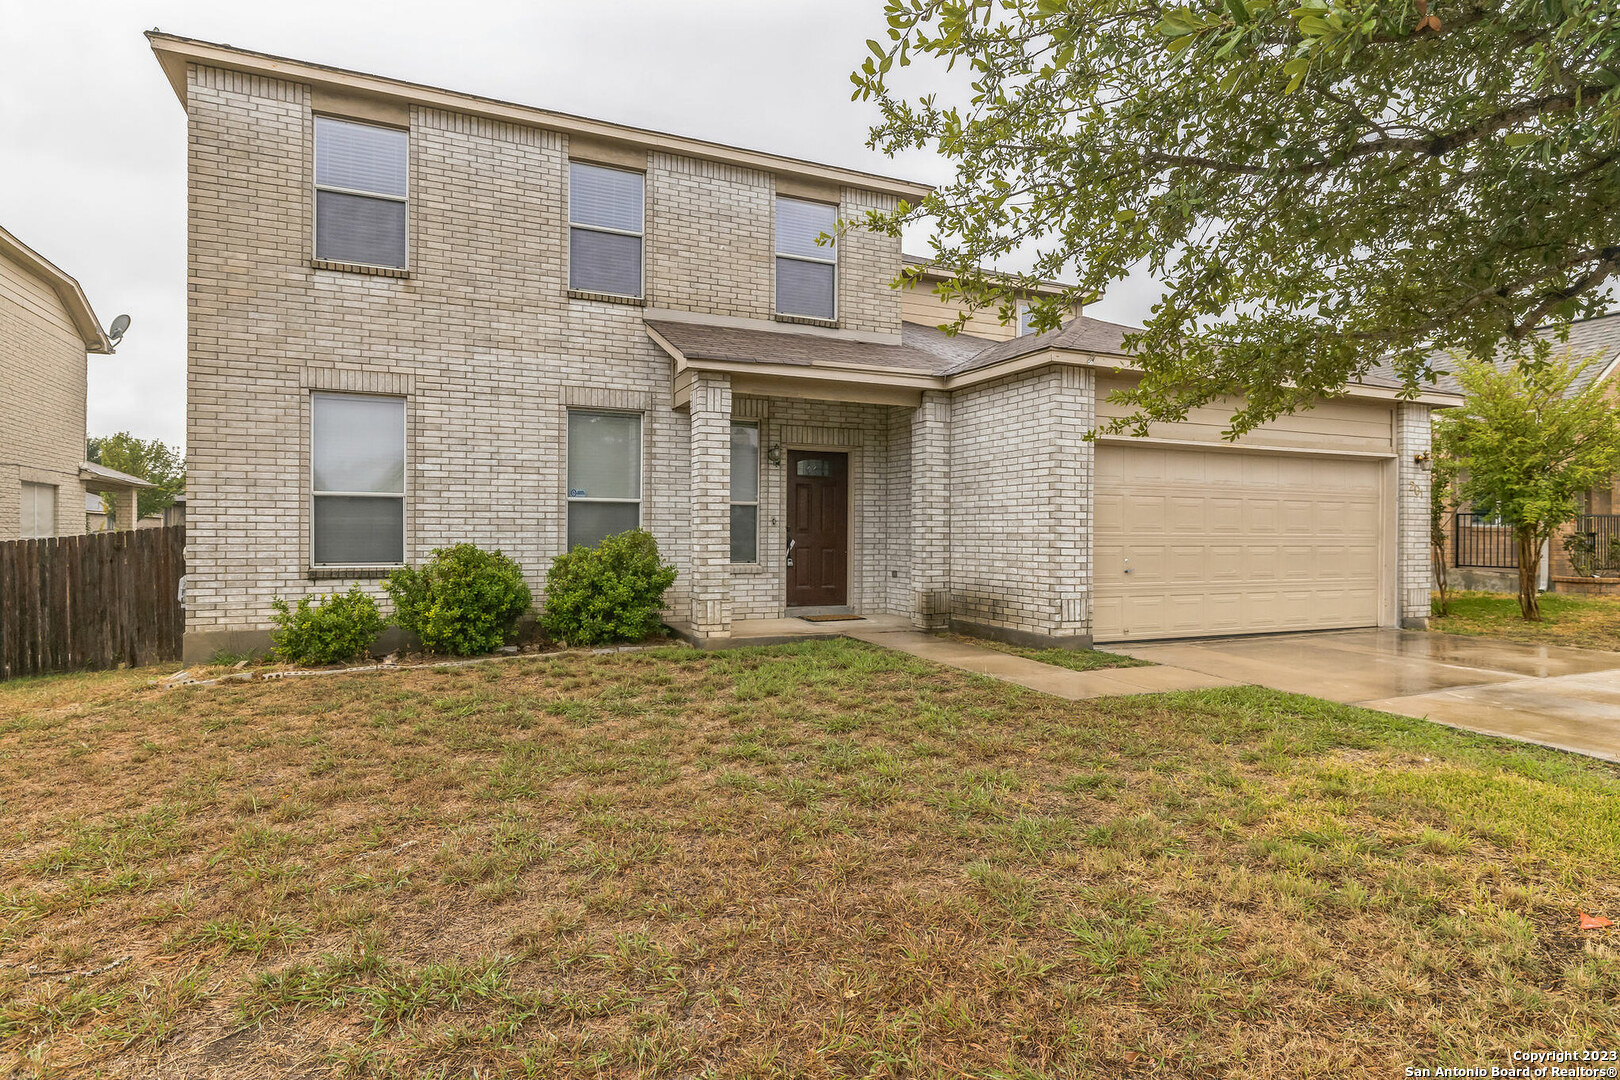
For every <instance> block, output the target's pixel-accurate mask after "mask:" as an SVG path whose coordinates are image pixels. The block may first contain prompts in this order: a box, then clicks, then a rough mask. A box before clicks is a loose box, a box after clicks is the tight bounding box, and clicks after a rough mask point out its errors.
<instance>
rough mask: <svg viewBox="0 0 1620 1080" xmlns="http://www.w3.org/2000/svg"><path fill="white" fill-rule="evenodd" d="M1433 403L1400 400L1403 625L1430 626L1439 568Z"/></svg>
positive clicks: (1399, 600)
mask: <svg viewBox="0 0 1620 1080" xmlns="http://www.w3.org/2000/svg"><path fill="white" fill-rule="evenodd" d="M1430 435H1431V429H1430V423H1429V406H1427V405H1420V404H1418V403H1417V402H1412V401H1401V402H1397V403H1396V405H1395V475H1396V481H1395V487H1396V491H1395V535H1396V540H1395V603H1396V608H1397V619H1398V622H1399V623H1400V625H1401V626H1409V627H1413V628H1415V629H1422V628H1424V627H1426V626H1428V625H1429V593H1430V590H1432V589H1433V588H1434V568H1433V566H1432V565H1431V564H1430V561H1429V559H1430V556H1429V486H1430V481H1431V476H1430V473H1429V463H1428V462H1427V460H1425V462H1424V463H1423V464H1419V463H1418V461H1417V458H1418V457H1419V456H1424V457H1425V458H1426V456H1427V455H1428V453H1429V451H1430V446H1431V442H1430Z"/></svg>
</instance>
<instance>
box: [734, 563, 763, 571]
mask: <svg viewBox="0 0 1620 1080" xmlns="http://www.w3.org/2000/svg"><path fill="white" fill-rule="evenodd" d="M765 570H766V567H765V564H764V563H757V562H734V563H732V564H731V572H732V573H733V574H763V573H765Z"/></svg>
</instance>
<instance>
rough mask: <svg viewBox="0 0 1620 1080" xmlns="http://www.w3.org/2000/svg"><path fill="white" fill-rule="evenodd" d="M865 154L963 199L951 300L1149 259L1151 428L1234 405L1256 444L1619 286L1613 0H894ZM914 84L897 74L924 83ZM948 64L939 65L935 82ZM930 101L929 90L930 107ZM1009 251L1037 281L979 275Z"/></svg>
mask: <svg viewBox="0 0 1620 1080" xmlns="http://www.w3.org/2000/svg"><path fill="white" fill-rule="evenodd" d="M886 14H887V19H888V35H887V38H886V39H878V40H873V41H869V42H868V43H867V44H868V47H869V48H870V49H871V51H872V54H873V55H872V56H870V57H868V58H867V61H866V63H865V65H864V66H863V68H862V70H860V71H857V72H856V73H855V74H854V80H855V83H856V91H855V96H856V97H858V98H861V97H864V98H869V99H873V100H875V101H876V102H877V104H878V106H879V107H880V109H881V114H882V118H881V121H880V122H879V123H878V124H877V125H876V126H875V127H874V128H873V130H872V137H871V142H872V144H873V145H874V146H876V147H879V148H881V149H884V150H887V151H891V152H900V151H904V150H907V149H915V148H933V149H935V150H937V151H938V152H939V153H942V154H944V155H945V156H946V157H948V158H950V159H951V160H952V161H953V162H954V164H955V167H956V176H955V179H954V180H953V181H952V182H950V183H947V184H945V185H943V186H942V187H941V188H940V189H939V190H937V191H936V192H935V193H934V194H933V195H932V196H930V197H929V198H927V199H926V200H924V201H923V202H922V203H921V204H920V205H918V206H903V207H901V208H900V210H899V211H898V212H896V213H894V214H889V215H882V214H878V215H872V217H871V218H870V219H869V221H868V222H867V224H869V225H871V226H875V227H880V228H889V229H898V228H899V227H900V226H902V225H903V224H905V223H907V222H909V221H911V220H913V219H915V218H917V217H918V216H919V215H929V216H931V217H932V218H933V219H934V223H935V225H936V228H937V236H938V239H937V240H936V248H937V252H936V254H937V257H938V258H939V260H940V261H941V262H942V263H944V264H945V265H946V266H948V267H950V268H953V269H954V270H956V271H957V274H958V280H957V281H955V282H953V283H951V284H949V285H948V286H947V288H949V289H952V290H955V291H957V292H959V294H960V295H961V296H963V297H966V298H967V299H969V300H970V301H971V302H972V303H975V304H978V305H980V306H992V307H999V308H1000V309H1001V310H1002V313H1003V314H1004V315H1010V313H1011V310H1012V302H1013V300H1014V298H1015V297H1016V295H1017V294H1018V292H1019V290H1020V289H1024V288H1028V287H1029V286H1030V285H1032V284H1033V282H1034V279H1036V278H1059V277H1065V276H1067V277H1070V278H1071V279H1072V280H1073V281H1075V282H1076V286H1075V288H1074V290H1073V291H1072V293H1071V294H1070V295H1069V296H1067V297H1064V298H1062V300H1060V301H1057V302H1053V303H1049V304H1046V305H1042V306H1041V307H1039V308H1037V310H1036V312H1035V320H1036V322H1037V325H1040V326H1043V327H1049V326H1051V325H1054V324H1055V322H1056V320H1057V318H1058V312H1059V309H1060V307H1061V306H1063V305H1064V304H1066V303H1068V302H1072V301H1075V300H1082V301H1083V300H1086V299H1088V298H1091V297H1094V296H1096V295H1098V294H1101V293H1102V292H1104V291H1105V290H1106V289H1107V288H1108V287H1109V286H1110V285H1111V284H1113V283H1115V282H1117V281H1119V280H1120V279H1121V278H1123V277H1124V276H1125V275H1126V274H1127V273H1128V272H1130V271H1132V270H1133V268H1135V269H1146V270H1147V271H1148V272H1149V273H1151V274H1152V275H1154V276H1155V277H1157V278H1158V279H1159V280H1160V281H1161V282H1162V284H1163V286H1164V288H1165V294H1164V298H1163V301H1162V302H1161V303H1160V304H1159V305H1158V306H1157V307H1156V308H1155V310H1154V312H1153V315H1152V317H1151V318H1150V319H1149V320H1148V321H1147V324H1146V330H1145V332H1144V333H1142V334H1141V335H1139V336H1138V337H1137V338H1136V339H1135V340H1134V342H1133V343H1132V344H1133V347H1134V348H1135V350H1136V352H1137V354H1138V356H1139V357H1140V360H1141V363H1142V365H1143V366H1144V368H1145V369H1146V372H1147V376H1146V378H1145V379H1144V380H1143V382H1142V384H1141V386H1140V388H1139V389H1138V390H1137V391H1136V393H1135V395H1134V399H1135V404H1136V406H1137V412H1138V414H1139V416H1140V417H1143V418H1146V417H1151V418H1154V419H1167V420H1173V419H1177V418H1180V417H1181V416H1183V415H1184V414H1185V410H1186V409H1187V408H1188V407H1190V406H1192V405H1196V404H1202V403H1205V402H1208V401H1211V400H1213V399H1215V398H1217V397H1220V396H1223V395H1243V396H1245V397H1246V399H1247V404H1246V405H1245V406H1244V407H1243V408H1242V409H1241V411H1240V412H1239V413H1238V414H1237V415H1236V416H1235V417H1234V431H1236V430H1244V429H1247V428H1249V427H1252V426H1253V425H1254V424H1256V423H1259V422H1262V421H1264V420H1266V419H1268V418H1270V417H1272V416H1275V415H1277V414H1279V413H1281V412H1284V411H1288V410H1291V409H1294V408H1298V407H1300V406H1303V405H1305V404H1307V403H1308V402H1310V401H1311V400H1312V399H1313V398H1315V397H1316V396H1317V395H1318V394H1319V393H1321V392H1323V391H1330V390H1333V389H1335V388H1337V387H1339V386H1342V385H1343V384H1344V383H1345V382H1346V381H1348V380H1351V379H1353V378H1355V377H1356V376H1357V375H1358V374H1361V373H1363V372H1364V371H1365V370H1366V369H1367V368H1368V367H1369V365H1371V364H1372V363H1374V362H1375V361H1376V360H1379V359H1384V360H1388V361H1391V362H1393V363H1394V365H1395V367H1396V369H1397V370H1398V371H1399V373H1400V374H1401V375H1402V376H1403V377H1404V378H1405V379H1406V380H1407V381H1408V382H1409V383H1416V382H1417V381H1418V380H1420V379H1422V378H1424V377H1426V376H1427V375H1428V374H1429V365H1428V360H1429V357H1430V356H1432V355H1433V350H1434V349H1435V347H1436V346H1437V345H1439V344H1445V345H1447V346H1449V347H1453V348H1456V349H1459V350H1460V351H1461V352H1463V353H1464V354H1467V355H1472V356H1498V355H1503V354H1504V352H1505V353H1509V354H1512V353H1515V352H1518V351H1521V350H1525V349H1528V347H1529V346H1528V340H1529V338H1528V335H1529V331H1530V330H1531V329H1533V328H1534V327H1537V326H1540V325H1544V324H1546V323H1549V322H1555V323H1556V322H1559V321H1563V320H1568V319H1572V318H1577V317H1583V316H1587V315H1591V314H1595V313H1598V312H1600V311H1602V310H1604V309H1605V307H1606V305H1607V303H1608V301H1609V298H1610V291H1609V286H1608V281H1609V279H1610V277H1611V275H1613V274H1614V273H1615V271H1616V270H1617V269H1620V168H1617V167H1616V165H1617V163H1616V156H1617V153H1620V91H1617V86H1620V0H1435V2H1434V3H1432V4H1428V5H1426V4H1425V0H1397V2H1388V0H1195V2H1193V3H1191V4H1163V3H1157V2H1148V3H1142V2H1140V0H888V2H887V4H886ZM908 67H909V68H910V70H909V71H908V72H902V69H903V68H908ZM946 68H952V69H954V70H953V71H952V72H951V73H949V74H947V73H946V72H945V71H944V69H946ZM928 84H932V85H933V90H932V92H927V93H925V92H923V91H924V90H925V89H927V87H928ZM1009 257H1015V258H1020V259H1025V260H1029V265H1030V267H1031V273H1030V274H1029V275H1027V276H1026V277H1024V278H1022V279H1021V280H1013V281H1010V282H1009V281H1004V280H1000V279H996V278H993V277H990V276H987V275H985V274H984V273H982V270H981V268H985V267H989V266H992V265H995V264H996V263H997V262H998V261H1000V260H1003V259H1007V258H1009Z"/></svg>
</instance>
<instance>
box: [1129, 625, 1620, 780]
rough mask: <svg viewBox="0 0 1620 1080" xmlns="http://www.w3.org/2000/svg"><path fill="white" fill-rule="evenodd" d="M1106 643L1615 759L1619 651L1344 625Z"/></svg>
mask: <svg viewBox="0 0 1620 1080" xmlns="http://www.w3.org/2000/svg"><path fill="white" fill-rule="evenodd" d="M1105 648H1108V649H1110V650H1112V651H1114V652H1122V653H1127V654H1129V655H1131V656H1135V657H1138V658H1140V659H1143V660H1152V661H1154V662H1155V663H1164V664H1175V665H1177V666H1179V667H1182V668H1186V669H1189V670H1192V671H1203V672H1209V673H1212V674H1213V673H1217V672H1218V673H1220V674H1221V675H1222V676H1226V677H1230V678H1233V679H1236V680H1239V681H1241V682H1245V683H1253V684H1256V685H1259V686H1269V687H1272V688H1274V689H1277V690H1287V691H1290V692H1292V693H1296V694H1309V695H1311V696H1312V697H1319V698H1326V699H1328V700H1329V701H1338V702H1343V703H1344V704H1347V705H1360V706H1362V707H1363V708H1368V709H1378V710H1380V711H1383V712H1392V713H1399V714H1400V715H1402V716H1416V717H1422V718H1424V719H1428V720H1433V721H1435V722H1436V723H1440V724H1447V725H1449V726H1451V727H1458V728H1464V729H1466V730H1468V731H1477V732H1480V733H1481V734H1485V735H1498V736H1502V737H1505V738H1509V739H1519V740H1521V741H1524V742H1532V743H1538V744H1540V745H1542V746H1552V747H1556V748H1557V749H1560V750H1569V751H1573V752H1574V753H1577V754H1586V755H1588V756H1590V757H1598V758H1605V759H1607V760H1609V761H1620V653H1610V652H1600V651H1598V650H1595V649H1572V648H1565V647H1561V646H1556V645H1523V644H1519V643H1517V642H1511V641H1494V640H1491V639H1488V638H1476V637H1462V636H1459V635H1455V634H1433V633H1426V632H1424V631H1421V630H1344V631H1334V632H1328V633H1314V634H1279V635H1270V636H1265V637H1249V638H1225V639H1217V640H1209V641H1181V642H1167V643H1164V644H1158V645H1153V644H1149V645H1135V646H1121V645H1109V646H1105Z"/></svg>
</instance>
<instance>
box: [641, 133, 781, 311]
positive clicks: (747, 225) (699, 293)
mask: <svg viewBox="0 0 1620 1080" xmlns="http://www.w3.org/2000/svg"><path fill="white" fill-rule="evenodd" d="M647 218H648V236H647V278H648V293H649V295H648V303H650V304H655V305H657V306H659V307H666V308H674V309H676V310H679V311H700V312H704V313H706V314H711V315H732V316H738V317H741V318H751V319H769V318H770V317H771V312H772V304H773V302H774V293H773V292H772V289H773V288H774V285H773V282H774V280H775V278H774V276H773V275H774V265H775V258H774V254H773V253H774V244H775V236H774V233H773V228H774V226H773V222H774V220H775V217H774V214H773V211H772V187H771V178H770V177H769V176H768V175H766V174H765V173H762V172H755V171H753V170H750V169H739V168H736V167H734V166H730V165H721V164H718V163H716V162H712V161H697V160H694V159H692V158H687V157H679V156H676V155H673V154H654V155H652V162H651V167H650V168H649V170H648V173H647Z"/></svg>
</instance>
